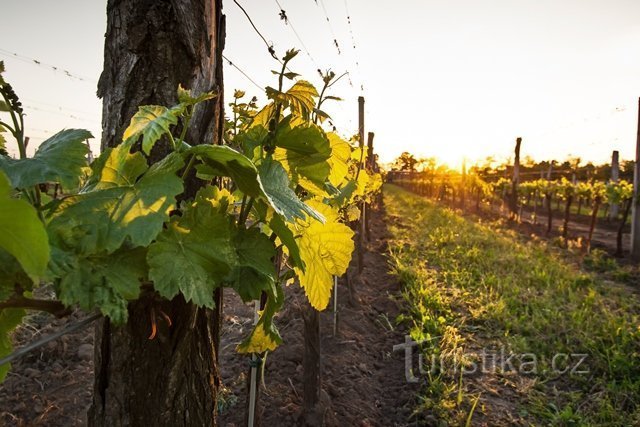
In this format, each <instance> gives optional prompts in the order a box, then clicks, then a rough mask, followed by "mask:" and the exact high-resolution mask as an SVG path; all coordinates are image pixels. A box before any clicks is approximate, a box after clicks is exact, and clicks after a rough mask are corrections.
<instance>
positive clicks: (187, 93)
mask: <svg viewBox="0 0 640 427" xmlns="http://www.w3.org/2000/svg"><path fill="white" fill-rule="evenodd" d="M216 96H217V94H216V93H214V92H204V93H201V94H200V95H198V96H195V97H194V96H192V95H191V90H188V89H185V88H183V87H182V85H178V101H180V103H181V104H185V105H196V104H199V103H201V102H203V101H208V100H209V99H213V98H215V97H216Z"/></svg>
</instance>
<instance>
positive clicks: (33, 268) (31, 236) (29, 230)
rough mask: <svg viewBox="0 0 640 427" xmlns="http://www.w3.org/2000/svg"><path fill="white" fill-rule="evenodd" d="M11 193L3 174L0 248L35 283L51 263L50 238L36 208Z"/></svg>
mask: <svg viewBox="0 0 640 427" xmlns="http://www.w3.org/2000/svg"><path fill="white" fill-rule="evenodd" d="M10 190H11V188H10V184H9V179H8V178H7V176H6V175H5V174H4V173H3V172H2V171H0V248H3V249H4V250H6V251H7V252H9V253H10V254H11V255H13V256H14V257H15V258H16V259H17V260H18V262H19V263H20V265H21V266H22V268H23V269H24V271H25V273H27V274H28V275H29V276H30V277H31V278H32V279H33V280H34V281H36V280H37V279H38V278H39V277H41V276H42V275H43V274H44V272H45V269H46V268H47V263H48V262H49V252H50V251H49V239H48V237H47V232H46V231H45V228H44V225H43V224H42V222H41V221H40V219H39V218H38V214H37V213H36V210H35V209H34V207H33V206H31V205H30V204H29V203H27V202H25V201H24V200H20V199H14V198H12V197H11V196H10Z"/></svg>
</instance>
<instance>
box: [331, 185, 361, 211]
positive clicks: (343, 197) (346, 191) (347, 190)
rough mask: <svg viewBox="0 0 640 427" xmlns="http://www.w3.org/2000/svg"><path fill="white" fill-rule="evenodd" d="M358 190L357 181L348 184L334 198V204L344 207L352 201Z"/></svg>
mask: <svg viewBox="0 0 640 427" xmlns="http://www.w3.org/2000/svg"><path fill="white" fill-rule="evenodd" d="M357 189H358V183H357V182H356V180H355V179H352V180H350V181H349V182H347V183H346V184H345V185H344V186H343V187H342V188H340V192H339V193H338V194H337V195H336V196H335V197H334V199H333V200H334V202H335V203H336V205H337V206H344V205H346V204H347V203H349V202H350V201H351V199H352V198H353V195H354V194H355V192H356V190H357Z"/></svg>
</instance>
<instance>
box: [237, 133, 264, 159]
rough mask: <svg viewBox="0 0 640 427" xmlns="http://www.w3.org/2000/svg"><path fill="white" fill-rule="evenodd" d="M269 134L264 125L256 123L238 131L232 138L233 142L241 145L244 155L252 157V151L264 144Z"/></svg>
mask: <svg viewBox="0 0 640 427" xmlns="http://www.w3.org/2000/svg"><path fill="white" fill-rule="evenodd" d="M268 136H269V131H268V130H267V128H266V127H264V126H262V125H256V126H253V127H251V128H249V129H247V130H246V131H244V132H240V133H238V135H237V136H236V137H235V138H234V140H233V141H234V143H236V144H239V146H240V147H242V151H243V152H244V154H245V156H247V157H249V158H252V159H254V158H255V156H254V153H255V151H256V148H257V147H260V146H261V145H264V143H265V141H266V140H267V137H268Z"/></svg>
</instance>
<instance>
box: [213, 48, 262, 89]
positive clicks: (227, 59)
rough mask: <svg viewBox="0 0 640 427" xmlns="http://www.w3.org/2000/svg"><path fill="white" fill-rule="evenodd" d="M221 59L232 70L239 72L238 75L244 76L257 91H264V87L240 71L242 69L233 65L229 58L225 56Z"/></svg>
mask: <svg viewBox="0 0 640 427" xmlns="http://www.w3.org/2000/svg"><path fill="white" fill-rule="evenodd" d="M222 58H224V60H225V61H227V62H228V63H229V65H231V66H232V67H233V68H235V69H236V70H238V71H240V73H241V74H242V75H243V76H245V77H246V78H247V80H249V81H250V82H251V83H253V84H254V86H255V87H257V88H258V89H260V91H261V92H262V91H264V87H262V86H260V85H259V84H258V83H256V82H255V81H254V80H253V79H252V78H251V77H249V75H248V74H247V73H245V72H244V71H242V69H241V68H240V67H238V66H237V65H236V64H234V63H233V62H232V61H231V60H230V59H229V58H227V57H226V56H224V55H222Z"/></svg>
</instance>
